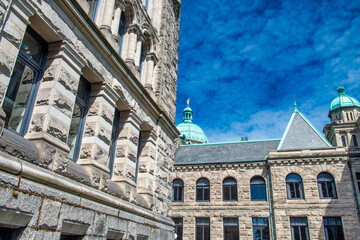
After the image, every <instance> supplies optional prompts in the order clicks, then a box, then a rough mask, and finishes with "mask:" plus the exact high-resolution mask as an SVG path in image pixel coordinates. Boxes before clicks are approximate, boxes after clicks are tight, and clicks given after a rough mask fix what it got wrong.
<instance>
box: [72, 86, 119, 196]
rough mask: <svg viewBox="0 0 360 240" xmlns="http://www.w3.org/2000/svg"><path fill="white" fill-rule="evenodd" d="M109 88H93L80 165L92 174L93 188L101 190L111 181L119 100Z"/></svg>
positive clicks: (79, 160)
mask: <svg viewBox="0 0 360 240" xmlns="http://www.w3.org/2000/svg"><path fill="white" fill-rule="evenodd" d="M112 96H114V94H112V89H111V87H110V86H109V85H108V84H106V83H105V84H102V83H99V84H93V85H92V86H91V93H90V99H89V110H88V113H87V116H86V122H85V127H84V136H83V139H82V144H81V150H80V155H79V159H78V161H77V163H78V164H79V165H82V166H83V167H84V168H85V169H86V170H87V172H88V173H89V174H90V177H91V180H92V184H93V185H94V186H95V187H97V188H100V189H104V188H105V187H106V186H107V181H108V180H109V167H108V156H109V147H110V141H111V131H112V125H113V120H114V111H115V99H114V98H113V97H112Z"/></svg>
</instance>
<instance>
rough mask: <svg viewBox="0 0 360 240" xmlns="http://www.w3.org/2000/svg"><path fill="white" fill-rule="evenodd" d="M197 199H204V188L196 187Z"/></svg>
mask: <svg viewBox="0 0 360 240" xmlns="http://www.w3.org/2000/svg"><path fill="white" fill-rule="evenodd" d="M196 200H198V201H202V200H204V199H203V189H202V188H197V189H196Z"/></svg>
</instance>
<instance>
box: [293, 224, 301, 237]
mask: <svg viewBox="0 0 360 240" xmlns="http://www.w3.org/2000/svg"><path fill="white" fill-rule="evenodd" d="M292 233H293V240H302V239H301V238H300V231H299V227H298V226H295V227H292Z"/></svg>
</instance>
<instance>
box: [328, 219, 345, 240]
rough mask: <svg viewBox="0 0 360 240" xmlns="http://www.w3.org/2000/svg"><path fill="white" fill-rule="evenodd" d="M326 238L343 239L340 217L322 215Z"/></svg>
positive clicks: (329, 239)
mask: <svg viewBox="0 0 360 240" xmlns="http://www.w3.org/2000/svg"><path fill="white" fill-rule="evenodd" d="M323 221H324V230H325V238H326V240H344V239H345V238H344V232H343V228H342V223H341V218H340V217H324V218H323Z"/></svg>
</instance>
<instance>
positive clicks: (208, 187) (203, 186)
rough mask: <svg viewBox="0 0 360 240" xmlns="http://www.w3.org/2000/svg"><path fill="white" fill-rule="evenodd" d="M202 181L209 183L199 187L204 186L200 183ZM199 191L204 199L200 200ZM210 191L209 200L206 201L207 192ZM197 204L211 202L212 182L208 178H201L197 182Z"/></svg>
mask: <svg viewBox="0 0 360 240" xmlns="http://www.w3.org/2000/svg"><path fill="white" fill-rule="evenodd" d="M201 180H206V181H207V185H205V184H204V185H199V184H202V183H200V181H201ZM198 190H201V193H202V194H201V195H202V198H201V199H199V195H198ZM206 190H208V191H209V194H208V195H209V199H205V191H206ZM195 194H196V202H210V198H211V197H210V194H211V192H210V181H209V179H207V178H204V177H203V178H199V179H198V180H197V181H196V193H195Z"/></svg>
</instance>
